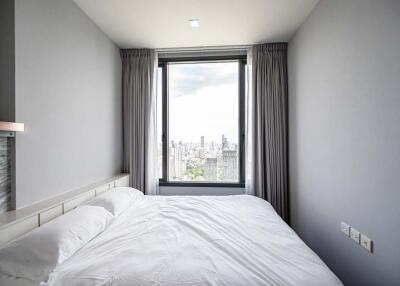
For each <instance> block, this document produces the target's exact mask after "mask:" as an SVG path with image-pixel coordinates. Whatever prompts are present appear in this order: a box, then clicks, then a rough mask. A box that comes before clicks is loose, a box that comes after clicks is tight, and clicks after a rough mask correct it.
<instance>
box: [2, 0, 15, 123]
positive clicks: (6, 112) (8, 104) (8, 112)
mask: <svg viewBox="0 0 400 286" xmlns="http://www.w3.org/2000/svg"><path fill="white" fill-rule="evenodd" d="M14 59H15V57H14V0H1V1H0V121H14V119H15V107H14V102H15V98H14V82H15V80H14Z"/></svg>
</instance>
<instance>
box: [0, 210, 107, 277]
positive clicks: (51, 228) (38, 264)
mask: <svg viewBox="0 0 400 286" xmlns="http://www.w3.org/2000/svg"><path fill="white" fill-rule="evenodd" d="M111 219H112V215H111V214H110V212H108V211H107V210H105V209H104V208H101V207H95V206H79V207H78V208H76V209H74V210H72V211H70V212H68V213H66V214H64V215H62V216H60V217H58V218H56V219H54V220H53V221H51V222H49V223H47V224H45V225H43V226H41V227H39V228H36V229H34V230H32V231H31V232H29V233H27V234H26V235H24V236H23V237H21V238H19V239H17V240H15V241H13V242H11V243H10V244H8V245H6V246H5V247H4V248H2V249H0V273H2V274H6V275H11V276H14V277H22V278H25V279H29V280H33V281H38V282H41V281H46V280H47V279H48V276H49V274H50V273H51V272H52V271H53V270H54V269H55V268H56V266H57V265H59V264H61V263H62V262H63V261H65V260H66V259H68V258H69V257H70V256H71V255H73V254H74V253H75V252H76V251H77V250H78V249H80V248H81V247H82V246H84V245H85V244H86V243H87V242H88V241H90V240H91V239H93V238H94V237H95V236H96V235H98V234H99V233H101V232H102V231H103V230H104V229H105V228H106V227H107V224H108V223H109V221H110V220H111Z"/></svg>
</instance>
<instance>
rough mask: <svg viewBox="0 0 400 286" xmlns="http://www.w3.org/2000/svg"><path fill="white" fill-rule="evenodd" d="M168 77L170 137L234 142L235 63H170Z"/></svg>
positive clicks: (236, 76) (186, 139)
mask: <svg viewBox="0 0 400 286" xmlns="http://www.w3.org/2000/svg"><path fill="white" fill-rule="evenodd" d="M169 78H170V81H169V83H170V90H169V96H170V99H169V100H170V110H169V117H170V118H169V124H170V128H169V131H170V140H175V141H180V140H182V141H185V142H197V141H199V140H200V136H202V135H204V136H205V140H206V142H211V141H215V142H217V141H220V140H221V136H222V134H224V135H225V136H227V137H228V140H229V141H230V142H236V143H237V138H238V64H237V62H229V63H201V64H197V63H196V64H173V65H171V66H170V70H169Z"/></svg>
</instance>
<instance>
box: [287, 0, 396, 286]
mask: <svg viewBox="0 0 400 286" xmlns="http://www.w3.org/2000/svg"><path fill="white" fill-rule="evenodd" d="M399 53H400V1H396V0H392V1H390V0H379V1H376V0H335V1H332V0H322V1H321V2H319V4H318V5H317V7H316V8H315V10H314V11H313V12H312V14H311V15H310V17H309V18H308V20H307V21H306V22H305V23H304V24H303V26H302V27H301V28H300V30H299V31H298V32H297V33H296V35H295V37H294V38H293V39H292V40H291V42H290V43H289V88H290V90H289V109H290V110H289V135H290V140H289V144H290V150H289V151H290V152H289V153H290V154H289V155H290V186H291V190H290V202H291V204H290V205H291V222H292V226H293V227H294V229H295V230H296V231H297V233H298V234H299V235H300V236H301V237H302V238H303V239H304V240H305V241H306V243H307V244H308V245H309V246H310V247H311V248H312V249H313V250H315V251H316V252H317V253H318V254H319V255H320V256H321V257H322V259H323V260H324V261H325V262H326V263H327V264H328V266H329V267H331V268H332V270H333V271H334V272H335V273H336V274H337V275H338V276H339V277H340V278H341V279H342V280H343V282H344V284H345V285H363V286H368V285H388V286H389V285H399V281H400V271H399V265H400V247H399V245H398V243H399V238H400V207H399V203H400V176H399V174H400V148H399V142H400V54H399ZM340 221H345V222H347V223H349V224H351V225H353V226H354V227H355V228H357V229H358V230H360V231H361V232H363V233H365V234H367V235H368V236H369V237H370V238H372V239H373V241H374V243H375V247H374V248H375V250H374V253H373V254H369V253H368V252H367V251H365V250H364V249H363V248H362V247H360V246H358V245H357V244H356V243H355V242H353V241H352V240H351V239H349V238H347V237H346V236H345V235H343V234H342V233H340V231H339V224H340Z"/></svg>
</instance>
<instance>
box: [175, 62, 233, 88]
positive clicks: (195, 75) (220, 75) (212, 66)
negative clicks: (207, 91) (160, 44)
mask: <svg viewBox="0 0 400 286" xmlns="http://www.w3.org/2000/svg"><path fill="white" fill-rule="evenodd" d="M237 71H238V63H237V62H224V63H195V64H185V63H179V64H171V65H170V66H169V78H170V80H169V83H170V90H169V92H170V96H188V95H191V94H193V93H195V92H197V91H198V90H201V89H202V88H205V87H208V86H218V85H224V84H230V83H232V82H236V81H237V78H238V72H237Z"/></svg>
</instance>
